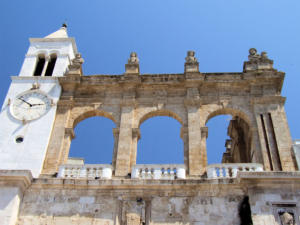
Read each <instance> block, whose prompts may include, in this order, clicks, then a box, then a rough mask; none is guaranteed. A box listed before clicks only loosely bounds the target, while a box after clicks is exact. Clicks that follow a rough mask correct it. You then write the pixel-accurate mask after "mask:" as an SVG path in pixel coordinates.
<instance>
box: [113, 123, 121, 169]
mask: <svg viewBox="0 0 300 225" xmlns="http://www.w3.org/2000/svg"><path fill="white" fill-rule="evenodd" d="M119 133H120V129H119V128H113V134H114V151H113V159H112V167H113V171H115V169H116V160H117V151H118V142H119Z"/></svg>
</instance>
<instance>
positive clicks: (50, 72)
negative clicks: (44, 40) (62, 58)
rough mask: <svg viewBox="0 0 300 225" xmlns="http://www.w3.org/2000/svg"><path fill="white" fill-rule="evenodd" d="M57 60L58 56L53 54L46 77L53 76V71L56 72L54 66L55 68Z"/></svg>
mask: <svg viewBox="0 0 300 225" xmlns="http://www.w3.org/2000/svg"><path fill="white" fill-rule="evenodd" d="M56 59H57V56H56V54H52V55H51V56H50V60H49V62H48V66H47V70H46V73H45V76H52V74H53V70H54V66H55V63H56Z"/></svg>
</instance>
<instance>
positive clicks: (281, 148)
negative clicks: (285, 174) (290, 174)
mask: <svg viewBox="0 0 300 225" xmlns="http://www.w3.org/2000/svg"><path fill="white" fill-rule="evenodd" d="M269 116H270V123H271V124H270V125H271V128H272V129H273V130H274V135H275V141H276V143H275V144H276V145H277V149H278V152H279V158H280V163H281V169H282V170H283V171H295V169H296V168H295V163H294V159H293V156H292V139H291V134H290V129H289V126H288V122H287V118H286V114H285V111H284V108H283V107H282V108H281V110H277V111H273V112H271V113H270V114H269Z"/></svg>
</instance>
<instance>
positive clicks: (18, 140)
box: [0, 24, 77, 177]
mask: <svg viewBox="0 0 300 225" xmlns="http://www.w3.org/2000/svg"><path fill="white" fill-rule="evenodd" d="M76 53H77V48H76V44H75V39H74V38H69V37H68V34H67V26H66V25H65V24H64V25H63V26H62V27H61V28H60V29H59V30H57V31H56V32H54V33H52V34H50V35H48V36H46V37H44V38H30V46H29V49H28V52H27V54H26V56H25V60H24V63H23V66H22V69H21V71H20V74H19V76H12V77H11V79H12V82H11V85H10V88H9V90H8V93H7V95H6V98H5V101H4V104H3V106H2V110H1V113H0V124H1V130H0V161H1V164H0V169H6V170H12V169H19V170H20V169H26V170H31V172H32V174H33V176H34V177H38V176H39V174H40V172H41V169H42V166H43V162H44V158H45V154H46V151H47V146H48V142H49V138H50V135H51V131H52V126H53V122H54V119H55V114H56V103H57V101H58V99H59V98H60V94H61V87H60V85H59V82H58V77H61V76H64V74H65V72H66V70H67V68H68V65H70V63H71V60H72V59H73V58H74V57H75V54H76Z"/></svg>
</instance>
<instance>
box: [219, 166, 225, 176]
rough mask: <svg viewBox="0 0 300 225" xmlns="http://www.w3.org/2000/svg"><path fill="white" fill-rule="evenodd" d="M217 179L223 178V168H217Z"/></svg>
mask: <svg viewBox="0 0 300 225" xmlns="http://www.w3.org/2000/svg"><path fill="white" fill-rule="evenodd" d="M219 177H220V178H223V177H224V176H223V167H219Z"/></svg>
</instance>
